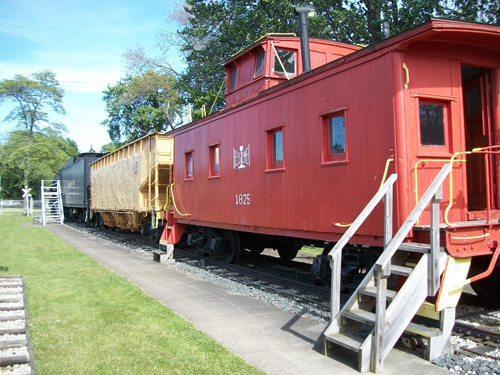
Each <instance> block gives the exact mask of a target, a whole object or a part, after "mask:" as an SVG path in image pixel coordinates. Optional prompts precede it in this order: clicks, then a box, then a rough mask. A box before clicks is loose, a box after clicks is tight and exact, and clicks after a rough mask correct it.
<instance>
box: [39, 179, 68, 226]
mask: <svg viewBox="0 0 500 375" xmlns="http://www.w3.org/2000/svg"><path fill="white" fill-rule="evenodd" d="M41 185H42V186H41V196H42V225H46V224H63V222H64V213H63V204H62V197H61V181H59V180H42V183H41Z"/></svg>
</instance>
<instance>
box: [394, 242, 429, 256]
mask: <svg viewBox="0 0 500 375" xmlns="http://www.w3.org/2000/svg"><path fill="white" fill-rule="evenodd" d="M399 250H403V251H410V252H412V253H421V254H429V251H430V250H431V245H430V244H426V243H417V242H406V243H402V244H401V245H400V246H399Z"/></svg>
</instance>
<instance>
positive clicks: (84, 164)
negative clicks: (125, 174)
mask: <svg viewBox="0 0 500 375" xmlns="http://www.w3.org/2000/svg"><path fill="white" fill-rule="evenodd" d="M104 155H106V154H105V153H98V152H87V153H82V154H79V155H77V156H75V157H73V158H71V159H70V160H69V161H68V162H66V164H64V165H63V166H62V168H61V169H60V170H59V171H58V172H57V173H56V179H57V180H60V181H61V192H62V201H63V207H64V217H65V218H66V219H67V220H73V221H87V220H88V215H89V213H90V166H89V165H90V163H92V162H93V161H95V160H97V159H99V158H101V157H103V156H104Z"/></svg>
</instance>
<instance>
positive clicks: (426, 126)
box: [420, 103, 445, 146]
mask: <svg viewBox="0 0 500 375" xmlns="http://www.w3.org/2000/svg"><path fill="white" fill-rule="evenodd" d="M444 116H445V106H444V105H443V104H431V103H420V144H421V145H422V146H445V126H444Z"/></svg>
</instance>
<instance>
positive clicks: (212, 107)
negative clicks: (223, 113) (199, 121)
mask: <svg viewBox="0 0 500 375" xmlns="http://www.w3.org/2000/svg"><path fill="white" fill-rule="evenodd" d="M224 83H226V78H224V81H222V85H220V88H219V92H218V93H217V96H216V97H215V100H214V103H213V104H212V106H211V107H210V112H208V114H209V115H210V114H211V113H212V109H214V105H215V102H216V101H217V99H218V98H219V94H220V92H221V91H222V87H223V86H224Z"/></svg>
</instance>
